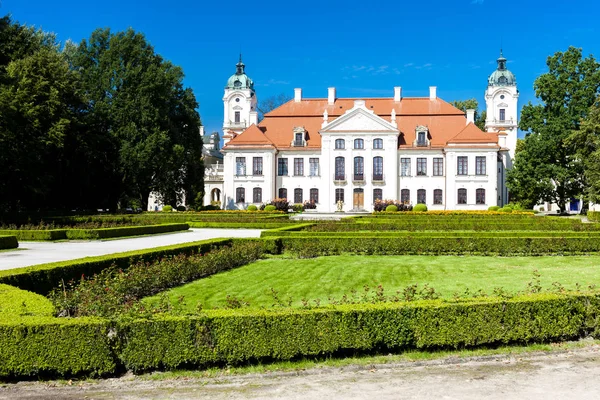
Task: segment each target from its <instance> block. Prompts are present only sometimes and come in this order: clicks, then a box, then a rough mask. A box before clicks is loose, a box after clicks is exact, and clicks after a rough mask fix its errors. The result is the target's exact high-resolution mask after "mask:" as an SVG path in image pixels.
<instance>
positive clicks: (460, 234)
mask: <svg viewBox="0 0 600 400" xmlns="http://www.w3.org/2000/svg"><path fill="white" fill-rule="evenodd" d="M284 236H292V237H322V236H336V237H357V236H361V237H385V238H389V239H393V238H398V239H402V238H405V237H418V238H425V239H426V238H440V237H455V238H467V237H498V238H500V237H504V238H518V237H520V238H534V237H542V238H552V237H555V238H562V237H577V238H588V237H593V238H598V239H600V232H598V231H591V232H573V231H484V232H479V231H387V232H369V231H364V232H335V234H332V233H331V232H306V231H290V230H283V229H272V230H268V231H263V232H262V233H261V237H284Z"/></svg>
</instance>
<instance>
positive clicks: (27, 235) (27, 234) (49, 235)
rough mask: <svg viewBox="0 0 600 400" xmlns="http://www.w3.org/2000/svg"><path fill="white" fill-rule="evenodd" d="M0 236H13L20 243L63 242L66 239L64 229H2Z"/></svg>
mask: <svg viewBox="0 0 600 400" xmlns="http://www.w3.org/2000/svg"><path fill="white" fill-rule="evenodd" d="M0 235H13V236H15V237H16V238H17V239H18V240H21V241H30V240H32V241H38V240H65V239H66V238H67V230H66V229H48V230H44V229H39V230H25V229H2V230H0Z"/></svg>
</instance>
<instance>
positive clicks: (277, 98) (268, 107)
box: [257, 93, 292, 121]
mask: <svg viewBox="0 0 600 400" xmlns="http://www.w3.org/2000/svg"><path fill="white" fill-rule="evenodd" d="M291 99H292V97H291V96H289V95H287V94H285V93H279V94H276V95H273V96H269V97H266V98H265V99H263V100H260V101H259V102H258V106H257V108H258V120H259V121H262V120H263V118H264V117H265V114H266V113H268V112H269V111H273V110H274V109H276V108H277V107H279V106H281V105H283V104H285V103H287V102H288V101H290V100H291Z"/></svg>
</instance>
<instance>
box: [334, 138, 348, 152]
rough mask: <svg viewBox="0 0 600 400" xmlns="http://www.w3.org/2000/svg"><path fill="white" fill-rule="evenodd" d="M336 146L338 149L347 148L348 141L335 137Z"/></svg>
mask: <svg viewBox="0 0 600 400" xmlns="http://www.w3.org/2000/svg"><path fill="white" fill-rule="evenodd" d="M335 148H336V149H337V150H343V149H345V148H346V142H345V141H344V139H335Z"/></svg>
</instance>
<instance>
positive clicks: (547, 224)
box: [310, 218, 600, 232]
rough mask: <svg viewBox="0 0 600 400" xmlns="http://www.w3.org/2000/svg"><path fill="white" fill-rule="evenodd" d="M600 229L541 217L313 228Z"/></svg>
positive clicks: (319, 229) (317, 228)
mask: <svg viewBox="0 0 600 400" xmlns="http://www.w3.org/2000/svg"><path fill="white" fill-rule="evenodd" d="M466 230H471V231H482V232H484V231H567V230H570V231H600V225H598V224H583V223H581V222H577V221H576V222H575V223H570V222H569V223H563V222H554V221H543V220H542V218H540V220H536V221H532V222H495V221H485V220H482V221H408V222H403V221H393V222H387V221H386V222H378V223H373V224H365V223H352V222H345V223H339V222H323V223H319V224H315V225H314V226H312V227H311V228H310V231H315V232H353V231H354V232H357V231H466Z"/></svg>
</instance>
